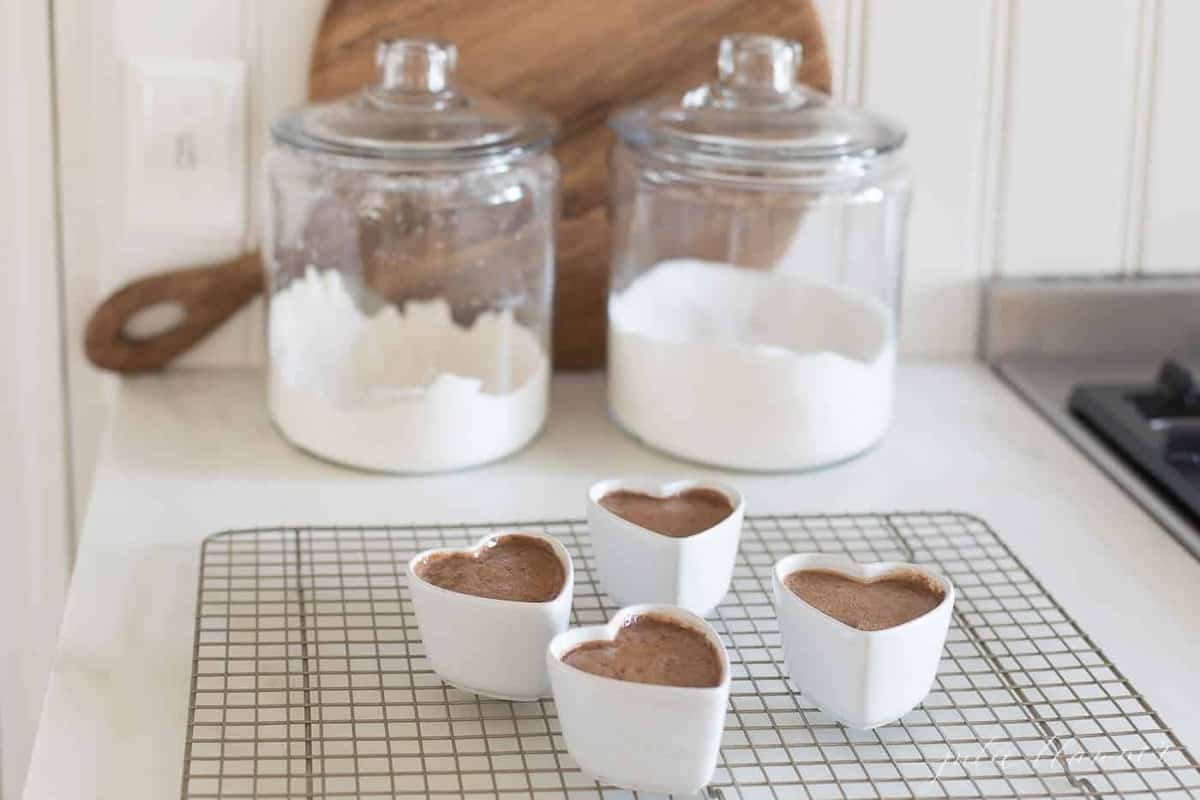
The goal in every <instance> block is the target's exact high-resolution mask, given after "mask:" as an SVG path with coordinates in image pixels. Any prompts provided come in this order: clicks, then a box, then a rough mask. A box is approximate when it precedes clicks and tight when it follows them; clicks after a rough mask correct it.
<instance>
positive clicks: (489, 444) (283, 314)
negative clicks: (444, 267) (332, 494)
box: [268, 266, 550, 472]
mask: <svg viewBox="0 0 1200 800" xmlns="http://www.w3.org/2000/svg"><path fill="white" fill-rule="evenodd" d="M360 291H362V290H360ZM379 305H381V307H380V310H379V311H377V312H376V313H374V314H371V315H368V314H366V313H364V312H363V311H362V310H361V309H360V307H359V305H358V304H357V303H356V302H355V298H354V296H353V294H352V293H351V290H350V288H349V287H348V286H347V285H346V282H345V280H344V279H343V277H342V275H341V273H340V272H338V271H337V270H325V271H320V270H318V269H317V268H316V267H314V266H309V267H308V268H307V269H306V270H305V273H304V275H303V276H302V277H300V278H297V279H296V280H293V281H292V282H291V283H290V284H288V285H287V286H286V287H285V288H284V289H282V290H281V291H279V292H277V293H275V294H274V295H273V296H272V298H271V300H270V309H269V322H268V341H269V349H270V366H269V368H268V372H269V375H268V407H269V409H270V413H271V417H272V419H273V420H274V421H275V424H276V425H278V426H279V428H280V430H281V431H282V432H283V434H284V435H285V436H286V437H287V438H288V439H289V440H291V441H292V442H294V443H295V444H297V445H298V446H300V447H301V448H303V449H305V450H307V451H309V452H311V453H313V454H314V455H317V456H320V457H322V458H326V459H329V460H331V461H336V462H339V463H343V464H347V465H351V466H356V467H362V468H366V469H373V470H382V471H390V472H433V471H442V470H450V469H458V468H463V467H469V466H474V465H477V464H483V463H486V462H489V461H493V460H495V459H498V458H502V457H503V456H505V455H507V454H509V453H511V452H513V451H514V450H517V449H519V448H520V447H522V446H523V445H524V444H526V443H527V442H529V441H530V440H531V439H532V438H533V437H534V436H536V435H537V433H538V431H539V430H540V429H541V427H542V423H543V421H544V419H545V416H546V402H547V396H548V390H549V375H550V365H549V359H548V357H547V356H546V353H545V351H544V350H543V347H542V344H541V342H540V341H539V340H538V337H537V336H536V335H535V334H534V333H533V332H532V331H530V330H529V329H528V328H526V327H524V326H523V325H521V324H520V323H519V322H517V321H516V319H514V317H513V313H512V311H511V310H504V311H486V312H483V313H480V314H479V315H478V316H477V317H476V318H475V319H474V321H473V322H472V323H471V324H470V325H469V326H463V325H460V324H458V323H457V322H455V320H454V319H453V316H452V314H451V309H450V306H449V304H448V303H447V302H446V301H445V300H444V299H441V298H438V299H434V300H428V301H425V300H409V301H408V302H406V303H404V305H403V306H402V307H399V308H398V307H397V306H395V305H392V304H382V303H380V304H379Z"/></svg>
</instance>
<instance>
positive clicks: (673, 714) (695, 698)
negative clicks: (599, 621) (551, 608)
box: [545, 605, 729, 794]
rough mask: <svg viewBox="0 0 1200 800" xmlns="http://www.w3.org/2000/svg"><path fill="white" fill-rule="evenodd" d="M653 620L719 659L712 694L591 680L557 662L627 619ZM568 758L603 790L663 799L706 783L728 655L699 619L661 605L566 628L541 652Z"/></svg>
mask: <svg viewBox="0 0 1200 800" xmlns="http://www.w3.org/2000/svg"><path fill="white" fill-rule="evenodd" d="M639 614H654V615H656V616H662V617H667V618H669V619H673V620H677V621H678V622H679V623H681V624H683V625H687V626H688V627H690V628H694V629H695V630H697V631H700V632H701V633H703V634H704V635H705V636H706V637H707V638H708V640H709V641H711V642H712V643H713V645H714V646H715V647H716V648H717V652H718V654H719V655H720V658H721V683H720V685H718V686H714V687H711V688H707V687H686V686H659V685H655V684H648V683H634V682H632V681H621V680H617V679H615V678H607V677H604V676H601V675H594V674H592V673H590V672H584V671H583V670H581V669H576V668H575V667H572V666H570V665H568V664H566V663H565V662H563V660H562V657H563V656H564V655H566V653H567V652H569V651H570V650H571V649H572V648H574V647H575V646H576V645H579V644H582V643H583V642H590V641H594V640H598V639H608V640H611V639H612V638H613V637H615V636H616V635H617V632H618V631H619V630H620V628H621V625H623V624H624V623H625V621H626V620H628V619H629V618H630V617H634V616H638V615H639ZM545 659H546V665H547V667H548V669H549V670H550V683H551V685H552V686H553V687H554V704H555V706H556V707H557V708H558V718H559V722H560V723H561V725H562V734H563V740H564V741H565V742H566V745H567V751H568V752H570V754H571V757H572V758H574V759H575V761H576V762H577V763H578V764H579V766H580V767H581V768H582V769H583V770H584V772H587V773H588V774H590V775H591V776H592V777H594V778H596V779H597V780H599V781H600V782H602V783H610V784H612V785H614V786H619V787H622V788H624V789H632V790H634V791H641V792H651V793H663V794H672V793H674V794H694V793H696V792H699V791H700V790H701V789H702V788H704V786H705V785H706V784H707V783H708V782H709V781H710V780H712V776H713V771H714V770H715V769H716V767H717V754H718V753H719V752H720V749H721V735H722V732H723V730H724V728H725V712H726V707H727V706H728V705H729V654H728V653H726V651H725V645H724V644H723V643H722V642H721V637H720V636H718V635H717V632H716V631H714V630H713V629H712V627H711V626H710V625H709V624H708V623H706V622H705V621H704V620H703V619H701V618H700V617H698V616H696V615H695V614H691V613H689V612H687V611H685V610H683V609H681V608H676V607H674V606H667V605H637V606H629V607H627V608H623V609H621V610H620V611H618V612H617V613H616V614H615V615H614V616H613V618H612V620H611V621H609V623H608V624H607V625H597V626H593V627H589V628H572V629H571V630H569V631H567V632H566V633H562V634H559V635H558V636H555V637H554V641H552V642H550V647H549V649H548V650H547V651H546V653H545Z"/></svg>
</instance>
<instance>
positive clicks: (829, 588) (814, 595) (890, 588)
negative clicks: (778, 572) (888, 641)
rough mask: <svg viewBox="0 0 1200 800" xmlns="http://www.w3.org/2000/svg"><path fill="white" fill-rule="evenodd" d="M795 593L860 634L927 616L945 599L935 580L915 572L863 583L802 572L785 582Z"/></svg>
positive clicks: (815, 571)
mask: <svg viewBox="0 0 1200 800" xmlns="http://www.w3.org/2000/svg"><path fill="white" fill-rule="evenodd" d="M783 585H784V586H786V587H787V588H788V590H789V591H791V592H792V594H794V595H796V596H797V597H799V598H800V599H801V600H803V601H804V602H806V603H808V604H809V605H810V606H812V607H813V608H816V609H817V610H819V611H823V612H825V613H826V614H828V615H829V616H831V617H833V618H834V619H837V620H841V621H842V622H844V623H846V624H847V625H849V626H850V627H852V628H858V629H859V630H860V631H881V630H883V629H885V628H894V627H896V626H897V625H903V624H904V623H906V622H909V621H911V620H914V619H916V618H917V617H920V616H924V615H925V614H928V613H929V612H930V611H932V610H933V609H935V608H937V607H938V604H939V603H941V602H942V599H943V598H944V597H945V593H944V592H943V591H942V587H941V586H939V585H938V584H937V582H936V581H935V580H933V579H932V578H930V577H928V576H927V575H922V574H921V573H919V572H914V571H913V570H899V571H897V572H889V573H886V574H884V575H881V576H879V577H878V578H875V579H874V580H870V581H860V580H858V579H857V578H851V577H848V576H846V575H843V574H841V573H839V572H833V571H831V570H827V569H801V570H797V571H795V572H793V573H791V574H790V575H788V576H787V577H785V578H784V579H783Z"/></svg>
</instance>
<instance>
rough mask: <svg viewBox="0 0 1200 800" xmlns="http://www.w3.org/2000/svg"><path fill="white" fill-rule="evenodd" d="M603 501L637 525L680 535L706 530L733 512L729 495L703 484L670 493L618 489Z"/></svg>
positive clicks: (667, 533)
mask: <svg viewBox="0 0 1200 800" xmlns="http://www.w3.org/2000/svg"><path fill="white" fill-rule="evenodd" d="M600 505H602V506H604V507H605V508H607V509H608V510H609V511H611V512H612V513H614V514H616V515H617V516H618V517H621V518H622V519H627V520H629V521H630V522H632V523H633V524H634V525H640V526H642V527H643V528H645V529H646V530H651V531H654V532H655V533H661V534H662V535H663V536H671V537H674V538H676V539H681V538H683V537H685V536H695V535H696V534H697V533H703V532H704V531H706V530H708V529H709V528H711V527H713V526H714V525H716V524H717V523H718V522H720V521H721V520H723V519H725V518H726V517H728V516H729V515H730V514H732V513H733V504H732V503H730V502H729V498H728V497H726V496H725V495H723V494H721V493H720V492H717V491H713V490H712V489H702V488H695V489H687V490H685V491H682V492H680V493H679V494H674V495H671V496H670V497H652V496H651V495H648V494H643V493H642V492H633V491H629V490H627V489H618V490H617V491H615V492H609V493H608V494H606V495H604V496H603V497H601V498H600Z"/></svg>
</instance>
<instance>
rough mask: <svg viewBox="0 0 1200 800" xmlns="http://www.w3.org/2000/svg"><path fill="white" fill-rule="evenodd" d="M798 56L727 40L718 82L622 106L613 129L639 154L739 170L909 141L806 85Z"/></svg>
mask: <svg viewBox="0 0 1200 800" xmlns="http://www.w3.org/2000/svg"><path fill="white" fill-rule="evenodd" d="M801 54H802V50H801V47H800V44H799V42H793V41H790V40H787V39H781V38H778V37H774V36H758V35H752V34H736V35H733V36H726V37H725V38H723V39H722V40H721V44H720V48H719V51H718V57H717V79H716V80H715V81H713V82H711V83H708V84H705V85H703V86H699V87H696V88H695V89H692V90H691V91H688V92H686V93H684V94H683V96H682V97H680V96H679V95H668V96H662V97H656V98H653V99H651V100H648V101H646V102H643V103H639V104H637V105H633V106H630V107H628V108H625V109H622V110H621V111H619V112H617V113H616V114H615V115H614V116H613V117H612V118H611V119H610V120H609V125H610V126H611V127H612V128H613V130H614V131H615V132H616V134H617V135H618V136H619V137H620V138H621V140H622V141H623V142H625V143H626V144H627V145H629V146H630V147H632V148H634V149H636V150H650V151H652V152H654V153H655V154H657V155H664V156H667V157H670V156H673V155H674V156H680V157H684V158H686V157H689V156H695V157H699V158H701V159H702V160H703V161H704V162H705V163H708V164H711V165H713V166H720V165H723V164H724V165H729V166H732V167H738V168H745V167H756V166H757V167H762V166H764V165H769V164H772V163H787V162H797V161H804V162H812V161H821V160H833V159H845V158H855V159H865V158H873V157H875V156H878V155H881V154H883V153H887V152H890V151H892V150H895V149H897V148H899V147H900V146H901V145H902V144H903V143H904V138H905V132H904V129H903V128H901V127H900V126H898V125H896V124H894V123H892V122H890V121H889V120H886V119H884V118H882V117H880V116H878V115H875V114H872V113H869V112H866V111H862V110H860V109H856V108H851V107H848V106H841V105H837V104H834V103H833V102H831V101H830V99H829V97H827V96H826V95H824V94H822V93H820V92H818V91H816V90H814V89H810V88H808V87H806V86H804V85H803V84H801V83H800V82H799V81H798V76H797V73H798V70H799V67H800V59H801Z"/></svg>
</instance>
